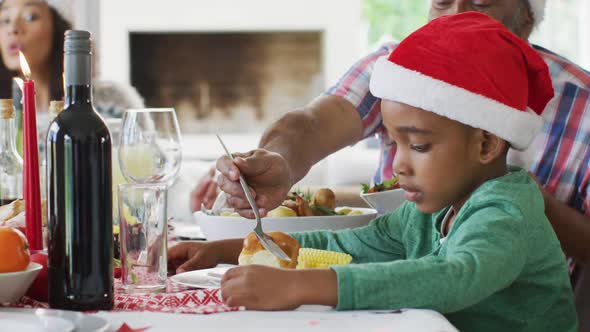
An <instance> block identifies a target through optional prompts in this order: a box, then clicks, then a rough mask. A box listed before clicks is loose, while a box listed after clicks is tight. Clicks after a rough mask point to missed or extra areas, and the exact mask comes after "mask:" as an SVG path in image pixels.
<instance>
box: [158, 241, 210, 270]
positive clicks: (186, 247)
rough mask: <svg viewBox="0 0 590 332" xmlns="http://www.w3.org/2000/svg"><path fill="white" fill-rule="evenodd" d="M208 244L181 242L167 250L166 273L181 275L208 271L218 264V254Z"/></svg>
mask: <svg viewBox="0 0 590 332" xmlns="http://www.w3.org/2000/svg"><path fill="white" fill-rule="evenodd" d="M211 244H212V243H210V242H183V243H180V244H177V245H175V246H174V247H172V248H170V249H168V271H169V272H172V273H182V272H186V271H191V270H200V269H208V268H212V267H215V266H217V264H218V263H219V260H220V259H219V257H220V255H219V252H216V251H217V250H216V249H215V246H214V245H213V246H212V245H211Z"/></svg>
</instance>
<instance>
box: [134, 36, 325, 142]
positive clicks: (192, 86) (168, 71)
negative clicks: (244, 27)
mask: <svg viewBox="0 0 590 332" xmlns="http://www.w3.org/2000/svg"><path fill="white" fill-rule="evenodd" d="M129 41H130V60H131V66H130V70H131V84H132V85H134V86H135V87H136V88H137V90H138V91H139V93H140V94H141V95H142V96H144V98H145V102H146V105H149V106H151V107H174V108H175V109H176V112H177V115H178V117H179V121H180V124H181V127H182V130H183V131H185V132H199V133H208V132H217V131H220V129H221V131H230V132H245V131H258V130H260V128H263V127H266V126H267V125H268V124H269V123H270V122H271V121H273V120H276V119H277V118H278V117H279V116H281V115H282V114H283V113H284V112H285V111H288V110H290V109H292V108H294V107H296V106H301V105H304V104H305V103H306V102H308V101H309V100H311V99H312V98H314V97H315V96H317V95H319V94H320V93H321V92H322V90H323V88H324V75H323V69H322V42H321V41H322V33H321V32H320V31H298V32H289V31H284V32H283V31H274V32H231V33H221V32H216V33H202V32H201V33H187V32H183V33H163V32H158V33H146V32H140V33H131V35H130V38H129ZM220 127H221V128H220Z"/></svg>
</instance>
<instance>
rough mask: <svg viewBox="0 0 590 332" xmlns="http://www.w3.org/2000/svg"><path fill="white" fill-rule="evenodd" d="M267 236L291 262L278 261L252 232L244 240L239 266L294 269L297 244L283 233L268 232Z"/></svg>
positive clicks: (297, 250)
mask: <svg viewBox="0 0 590 332" xmlns="http://www.w3.org/2000/svg"><path fill="white" fill-rule="evenodd" d="M266 234H268V235H269V236H270V237H271V238H272V239H273V241H274V242H275V243H276V244H277V245H278V246H279V247H280V248H281V249H283V251H284V252H285V253H286V254H287V255H288V256H289V257H290V258H291V262H288V261H284V260H280V259H278V258H277V257H275V256H274V255H273V254H272V253H270V251H268V250H266V249H265V248H264V247H263V246H262V244H261V243H260V241H258V238H257V237H256V234H254V233H253V232H252V233H250V234H248V236H247V237H246V238H245V239H244V246H243V248H242V252H241V253H240V257H239V258H238V264H239V265H252V264H257V265H267V266H273V267H282V268H287V269H294V268H295V267H296V266H297V256H298V255H299V248H300V245H299V242H298V241H297V240H295V238H293V237H292V236H290V235H289V234H286V233H283V232H269V233H266Z"/></svg>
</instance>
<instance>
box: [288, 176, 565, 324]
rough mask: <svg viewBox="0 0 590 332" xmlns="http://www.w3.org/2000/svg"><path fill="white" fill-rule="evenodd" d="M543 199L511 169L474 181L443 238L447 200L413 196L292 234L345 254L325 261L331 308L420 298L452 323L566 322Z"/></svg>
mask: <svg viewBox="0 0 590 332" xmlns="http://www.w3.org/2000/svg"><path fill="white" fill-rule="evenodd" d="M543 206H544V204H543V198H542V196H541V193H540V191H539V189H538V188H537V185H536V183H535V182H534V181H533V180H532V179H531V178H530V177H529V176H528V174H527V173H526V172H525V171H523V170H516V171H514V172H512V173H509V174H508V175H506V176H503V177H500V178H497V179H494V180H490V181H488V182H486V183H484V184H483V185H481V186H480V187H479V188H478V189H477V190H476V191H475V192H474V193H473V194H472V195H471V197H470V198H469V200H468V201H467V202H466V203H465V204H464V206H463V207H462V208H461V210H460V211H459V213H458V214H457V215H456V217H455V220H454V223H453V225H452V227H451V229H450V231H449V234H448V236H447V237H446V238H445V239H444V240H443V241H441V232H440V228H441V222H442V219H443V218H444V215H445V213H446V211H447V210H448V209H444V210H443V211H439V212H438V213H435V214H424V213H421V212H420V211H418V210H417V209H416V206H415V204H413V203H405V204H404V205H402V206H401V207H400V208H399V209H397V210H396V211H395V212H394V213H392V214H390V215H385V216H382V217H380V218H378V219H375V220H373V221H372V222H371V223H370V224H369V225H368V226H366V227H362V228H357V229H350V230H344V231H338V232H329V231H317V232H307V233H295V234H292V235H294V237H295V238H296V239H297V240H299V242H300V243H301V247H304V248H318V249H327V250H334V251H340V252H346V253H349V254H350V255H352V256H353V263H356V264H351V265H346V266H333V267H332V269H333V270H334V271H335V272H336V274H337V277H338V306H337V309H339V310H344V309H398V308H429V309H433V310H436V311H439V312H441V313H443V314H444V315H445V316H446V317H447V318H448V319H449V321H450V322H451V323H452V324H453V325H455V326H456V327H457V328H458V329H460V330H461V331H535V332H538V331H551V332H555V331H560V332H565V331H572V332H574V331H576V326H577V320H576V312H575V307H574V303H573V295H572V290H571V286H570V283H569V278H568V273H567V267H566V261H565V257H564V254H563V252H562V250H561V247H560V245H559V242H558V240H557V237H556V235H555V233H554V232H553V229H552V228H551V225H550V224H549V221H548V220H547V218H546V217H545V214H544V207H543ZM335 222H337V221H335Z"/></svg>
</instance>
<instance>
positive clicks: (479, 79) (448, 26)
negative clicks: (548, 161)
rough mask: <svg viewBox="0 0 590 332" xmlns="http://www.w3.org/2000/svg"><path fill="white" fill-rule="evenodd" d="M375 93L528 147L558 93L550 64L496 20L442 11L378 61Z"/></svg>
mask: <svg viewBox="0 0 590 332" xmlns="http://www.w3.org/2000/svg"><path fill="white" fill-rule="evenodd" d="M370 89H371V93H372V94H373V95H374V96H376V97H379V98H382V99H388V100H393V101H398V102H400V103H404V104H408V105H411V106H414V107H418V108H421V109H424V110H427V111H430V112H433V113H436V114H438V115H441V116H444V117H447V118H449V119H452V120H456V121H459V122H461V123H463V124H466V125H469V126H471V127H474V128H480V129H484V130H486V131H488V132H490V133H493V134H495V135H497V136H499V137H501V138H502V139H504V140H506V141H508V142H509V143H510V144H511V145H512V146H513V147H514V148H516V149H525V148H526V147H527V146H528V145H529V144H530V143H531V141H532V139H533V138H534V137H535V135H536V134H537V133H538V131H539V130H540V129H541V126H542V124H543V120H542V118H541V117H540V116H539V114H540V113H541V112H542V111H543V109H544V108H545V106H546V105H547V103H548V102H549V100H550V99H551V98H552V97H553V87H552V85H551V77H550V76H549V71H548V68H547V65H546V64H545V62H544V61H543V59H542V58H541V57H540V56H539V55H538V54H537V52H536V51H535V50H534V49H533V48H531V47H530V46H529V44H528V43H527V42H526V41H524V40H522V39H521V38H519V37H518V36H516V35H515V34H513V33H512V32H510V31H509V30H508V29H506V28H505V27H504V26H503V25H502V24H501V23H500V22H498V21H496V20H494V19H493V18H491V17H489V16H487V15H485V14H481V13H477V12H465V13H461V14H457V15H450V16H443V17H440V18H438V19H435V20H432V21H431V22H430V23H428V24H427V25H425V26H423V27H422V28H420V29H418V30H417V31H416V32H414V33H412V34H411V35H410V36H408V37H407V38H406V39H405V40H403V41H402V42H401V43H400V44H399V46H398V47H397V48H396V49H395V50H394V51H393V52H392V53H391V54H390V55H389V57H381V58H379V59H378V60H377V63H376V64H375V67H374V69H373V73H372V75H371V83H370Z"/></svg>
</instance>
